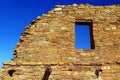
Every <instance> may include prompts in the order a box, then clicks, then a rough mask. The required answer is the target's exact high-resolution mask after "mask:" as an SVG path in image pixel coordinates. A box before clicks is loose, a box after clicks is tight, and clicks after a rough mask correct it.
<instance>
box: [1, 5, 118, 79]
mask: <svg viewBox="0 0 120 80" xmlns="http://www.w3.org/2000/svg"><path fill="white" fill-rule="evenodd" d="M79 20H82V21H87V20H92V22H93V24H92V25H93V34H92V35H93V39H94V44H95V49H90V50H78V49H75V47H74V43H75V34H74V32H75V29H74V28H75V22H76V21H79ZM45 70H48V73H47V75H46V74H45V72H46V71H45ZM51 71H52V72H51ZM49 74H50V75H49ZM44 75H45V77H49V80H120V5H110V6H92V5H89V4H85V5H84V4H79V5H78V4H73V5H68V6H60V5H57V6H56V8H54V9H53V10H51V11H49V12H48V14H43V15H42V16H38V17H37V20H34V21H32V22H31V24H30V25H29V26H27V27H26V28H25V31H24V32H23V33H22V36H21V38H20V41H19V42H18V43H17V45H16V48H15V52H14V58H13V59H12V60H11V61H10V62H4V67H3V68H2V69H1V70H0V78H1V79H0V80H42V78H43V76H44ZM46 80H47V78H46Z"/></svg>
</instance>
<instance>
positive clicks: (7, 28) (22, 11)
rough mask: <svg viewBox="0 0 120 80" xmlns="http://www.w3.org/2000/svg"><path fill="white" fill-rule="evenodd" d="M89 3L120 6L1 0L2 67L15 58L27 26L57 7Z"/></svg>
mask: <svg viewBox="0 0 120 80" xmlns="http://www.w3.org/2000/svg"><path fill="white" fill-rule="evenodd" d="M73 3H77V4H81V3H89V4H91V5H112V4H120V0H0V67H1V66H2V62H8V61H10V60H11V58H12V57H13V51H14V47H15V45H16V43H17V42H18V41H19V38H20V36H21V33H22V32H23V31H24V28H25V26H27V25H29V23H30V21H31V20H35V19H36V17H37V16H41V15H42V14H43V13H44V14H45V13H47V12H48V11H49V10H51V9H52V8H54V7H55V5H70V4H73Z"/></svg>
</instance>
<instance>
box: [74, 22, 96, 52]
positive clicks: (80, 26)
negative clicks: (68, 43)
mask: <svg viewBox="0 0 120 80" xmlns="http://www.w3.org/2000/svg"><path fill="white" fill-rule="evenodd" d="M92 29H93V28H92V21H82V20H79V21H76V22H75V48H76V49H83V50H89V49H94V41H93V30H92Z"/></svg>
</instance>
